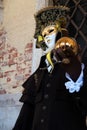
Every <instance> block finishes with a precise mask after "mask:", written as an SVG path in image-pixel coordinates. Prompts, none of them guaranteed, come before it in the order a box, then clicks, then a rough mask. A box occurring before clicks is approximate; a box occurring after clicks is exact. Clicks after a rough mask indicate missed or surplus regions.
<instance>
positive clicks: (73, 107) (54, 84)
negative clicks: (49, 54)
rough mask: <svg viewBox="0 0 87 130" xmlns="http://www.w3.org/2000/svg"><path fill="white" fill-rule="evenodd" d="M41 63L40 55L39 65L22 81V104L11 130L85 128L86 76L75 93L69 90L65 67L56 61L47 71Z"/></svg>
mask: <svg viewBox="0 0 87 130" xmlns="http://www.w3.org/2000/svg"><path fill="white" fill-rule="evenodd" d="M44 67H45V62H44V57H42V60H41V63H40V66H39V68H38V69H37V70H36V72H35V73H34V74H32V75H31V77H29V79H28V80H27V81H26V82H25V83H24V84H23V87H24V88H25V90H24V92H23V96H22V97H21V99H20V101H21V102H24V104H23V107H22V109H21V112H20V114H19V117H18V119H17V121H16V124H15V127H14V128H13V130H87V127H86V123H85V119H86V115H87V82H86V78H87V77H86V78H84V85H83V87H82V88H81V89H80V91H79V92H78V93H77V92H74V93H69V91H68V90H67V89H66V88H65V85H64V83H65V82H66V81H68V80H67V79H66V77H65V72H64V70H63V69H62V68H61V67H60V66H59V65H58V64H57V65H55V68H54V71H53V73H52V74H49V73H48V71H47V70H46V69H45V68H44ZM86 68H87V67H86V65H85V69H84V75H85V73H87V72H85V70H87V69H86ZM84 77H85V76H84Z"/></svg>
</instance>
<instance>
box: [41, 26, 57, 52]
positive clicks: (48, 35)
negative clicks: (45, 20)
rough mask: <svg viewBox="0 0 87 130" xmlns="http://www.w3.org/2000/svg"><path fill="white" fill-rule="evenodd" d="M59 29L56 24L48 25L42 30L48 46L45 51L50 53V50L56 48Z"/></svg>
mask: <svg viewBox="0 0 87 130" xmlns="http://www.w3.org/2000/svg"><path fill="white" fill-rule="evenodd" d="M57 31H58V30H57V28H56V26H55V25H50V26H47V27H46V28H44V30H43V31H42V36H43V39H44V42H45V44H46V46H47V48H46V50H45V51H44V53H48V52H49V51H51V50H52V49H53V48H54V46H55V39H56V35H57Z"/></svg>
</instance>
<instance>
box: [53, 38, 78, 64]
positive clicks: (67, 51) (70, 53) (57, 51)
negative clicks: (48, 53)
mask: <svg viewBox="0 0 87 130" xmlns="http://www.w3.org/2000/svg"><path fill="white" fill-rule="evenodd" d="M78 52H79V46H78V44H77V43H76V41H75V40H74V39H72V38H69V37H62V38H60V39H59V40H58V41H57V42H56V45H55V48H54V50H53V52H52V53H53V55H54V57H55V59H56V61H57V62H62V63H64V64H68V63H70V62H71V60H72V57H75V56H76V55H77V54H78Z"/></svg>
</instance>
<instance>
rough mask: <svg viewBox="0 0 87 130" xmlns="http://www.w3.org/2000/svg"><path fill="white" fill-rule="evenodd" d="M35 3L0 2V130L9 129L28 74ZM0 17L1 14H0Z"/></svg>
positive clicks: (15, 114) (15, 116) (22, 0)
mask: <svg viewBox="0 0 87 130" xmlns="http://www.w3.org/2000/svg"><path fill="white" fill-rule="evenodd" d="M34 13H35V0H32V1H29V0H4V12H3V25H2V26H3V29H1V28H0V130H12V127H13V126H14V124H15V122H16V119H17V117H18V114H19V111H20V109H21V105H22V104H21V103H20V102H19V98H20V96H21V93H22V87H21V85H22V83H23V82H24V81H25V80H26V79H27V78H28V77H29V76H30V75H31V68H32V47H33V34H34V28H35V21H34ZM0 16H1V15H0Z"/></svg>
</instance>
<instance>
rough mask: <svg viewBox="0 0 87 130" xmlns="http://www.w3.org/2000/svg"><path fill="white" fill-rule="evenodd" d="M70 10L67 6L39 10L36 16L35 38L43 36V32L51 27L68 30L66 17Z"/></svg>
mask: <svg viewBox="0 0 87 130" xmlns="http://www.w3.org/2000/svg"><path fill="white" fill-rule="evenodd" d="M68 12H69V8H68V7H66V6H51V7H45V8H43V9H41V10H39V11H38V12H37V13H36V14H35V21H36V28H35V34H34V38H36V39H37V38H38V35H41V33H42V30H43V29H44V28H45V27H46V26H49V25H56V24H58V25H60V27H61V28H66V23H67V20H66V15H67V13H68Z"/></svg>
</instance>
